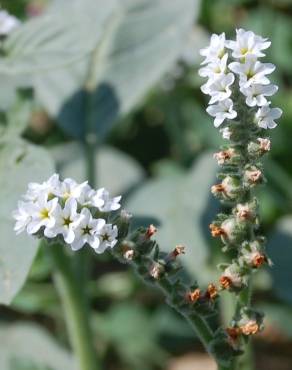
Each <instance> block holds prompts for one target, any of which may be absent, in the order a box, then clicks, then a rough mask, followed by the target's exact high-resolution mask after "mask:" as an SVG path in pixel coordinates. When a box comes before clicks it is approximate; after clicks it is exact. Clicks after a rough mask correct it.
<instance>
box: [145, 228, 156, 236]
mask: <svg viewBox="0 0 292 370" xmlns="http://www.w3.org/2000/svg"><path fill="white" fill-rule="evenodd" d="M155 233H157V228H156V227H155V226H154V225H149V226H148V228H147V230H146V234H145V237H146V239H150V238H151V237H152V236H153V235H154V234H155Z"/></svg>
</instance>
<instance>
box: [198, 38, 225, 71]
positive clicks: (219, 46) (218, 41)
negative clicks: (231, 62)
mask: <svg viewBox="0 0 292 370" xmlns="http://www.w3.org/2000/svg"><path fill="white" fill-rule="evenodd" d="M224 54H225V33H221V35H216V34H213V35H212V36H211V40H210V45H209V46H208V47H206V48H204V49H201V50H200V55H202V56H203V57H205V60H204V61H203V62H202V63H201V64H206V63H209V62H213V61H214V60H216V59H221V58H222V57H223V56H224Z"/></svg>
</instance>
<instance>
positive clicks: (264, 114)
mask: <svg viewBox="0 0 292 370" xmlns="http://www.w3.org/2000/svg"><path fill="white" fill-rule="evenodd" d="M281 115H282V110H281V109H280V108H270V107H269V104H266V105H264V106H262V107H261V108H259V110H258V111H257V113H256V115H255V121H256V123H257V124H258V126H259V127H261V128H265V129H267V128H270V129H272V128H275V127H276V126H277V123H276V122H275V121H274V120H275V119H278V118H280V117H281Z"/></svg>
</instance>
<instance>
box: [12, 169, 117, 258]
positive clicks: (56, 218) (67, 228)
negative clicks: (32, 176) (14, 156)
mask: <svg viewBox="0 0 292 370" xmlns="http://www.w3.org/2000/svg"><path fill="white" fill-rule="evenodd" d="M120 200H121V197H120V196H119V197H115V198H111V197H110V195H109V192H108V191H107V190H106V189H104V188H101V189H99V190H94V189H92V188H91V187H90V186H89V185H88V183H87V181H86V182H83V183H82V184H78V183H77V182H76V181H74V180H72V179H70V178H67V179H65V180H64V181H61V180H60V179H59V175H57V174H54V175H53V176H51V177H50V178H49V179H48V180H47V181H45V182H43V183H42V184H39V183H29V184H28V189H27V192H26V194H25V195H24V196H23V201H19V203H18V209H17V210H16V211H14V212H13V217H14V218H15V220H16V223H15V227H14V230H15V231H16V233H17V234H19V233H21V232H23V231H26V232H27V233H28V234H29V235H37V236H40V237H45V238H49V239H51V238H60V237H61V238H62V241H64V242H65V243H66V244H68V245H70V246H71V248H72V250H78V249H80V248H82V247H83V246H84V245H85V244H88V245H90V246H91V247H92V248H93V249H94V250H95V251H96V252H97V253H103V252H104V251H105V250H106V249H107V248H113V247H114V246H115V244H116V243H117V236H118V228H117V226H116V225H112V224H110V223H107V222H106V219H107V216H108V213H109V212H111V211H116V210H118V209H119V208H120Z"/></svg>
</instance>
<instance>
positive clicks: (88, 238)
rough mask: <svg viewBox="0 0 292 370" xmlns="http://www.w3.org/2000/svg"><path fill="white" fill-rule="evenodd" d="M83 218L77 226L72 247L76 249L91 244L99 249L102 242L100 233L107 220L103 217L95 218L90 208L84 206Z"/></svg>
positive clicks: (81, 214)
mask: <svg viewBox="0 0 292 370" xmlns="http://www.w3.org/2000/svg"><path fill="white" fill-rule="evenodd" d="M80 216H81V220H80V222H79V224H78V226H77V227H76V228H75V230H74V232H75V239H74V241H73V242H72V243H71V248H72V249H73V250H74V251H76V250H78V249H80V248H82V247H83V246H84V244H86V243H87V244H89V245H90V246H91V247H92V248H94V249H97V248H98V247H99V244H100V239H99V233H100V231H101V230H102V229H103V227H104V226H105V220H104V219H102V218H98V219H94V218H93V217H92V215H91V213H90V211H89V209H88V208H83V209H82V211H81V213H80Z"/></svg>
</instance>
